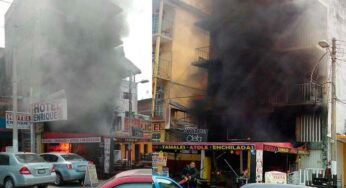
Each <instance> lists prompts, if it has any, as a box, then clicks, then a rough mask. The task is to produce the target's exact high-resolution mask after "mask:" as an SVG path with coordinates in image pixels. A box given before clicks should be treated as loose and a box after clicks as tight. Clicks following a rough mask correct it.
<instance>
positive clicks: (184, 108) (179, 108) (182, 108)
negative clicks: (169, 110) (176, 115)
mask: <svg viewBox="0 0 346 188" xmlns="http://www.w3.org/2000/svg"><path fill="white" fill-rule="evenodd" d="M169 105H171V107H173V108H174V109H177V110H180V111H183V112H188V111H189V109H188V108H187V107H185V106H184V105H181V104H179V103H178V102H176V101H172V100H170V101H169Z"/></svg>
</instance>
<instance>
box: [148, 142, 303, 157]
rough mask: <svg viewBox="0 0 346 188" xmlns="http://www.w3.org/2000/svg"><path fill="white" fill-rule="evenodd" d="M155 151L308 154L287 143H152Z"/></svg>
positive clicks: (301, 148)
mask: <svg viewBox="0 0 346 188" xmlns="http://www.w3.org/2000/svg"><path fill="white" fill-rule="evenodd" d="M153 148H154V149H155V150H158V151H160V150H164V151H177V150H210V151H227V150H264V151H269V152H277V153H290V154H302V155H304V154H309V152H308V150H307V149H306V148H303V147H300V148H294V147H293V145H292V144H291V143H288V142H153Z"/></svg>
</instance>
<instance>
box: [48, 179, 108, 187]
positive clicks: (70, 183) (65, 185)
mask: <svg viewBox="0 0 346 188" xmlns="http://www.w3.org/2000/svg"><path fill="white" fill-rule="evenodd" d="M104 182H105V180H99V184H98V185H101V184H103V183H104ZM76 187H83V186H82V185H80V184H79V183H78V182H67V183H64V184H63V185H61V186H55V185H49V186H48V188H76ZM95 187H97V186H95ZM84 188H92V187H90V186H85V187H84Z"/></svg>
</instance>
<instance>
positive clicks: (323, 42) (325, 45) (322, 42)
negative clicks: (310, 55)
mask: <svg viewBox="0 0 346 188" xmlns="http://www.w3.org/2000/svg"><path fill="white" fill-rule="evenodd" d="M318 45H319V46H321V47H322V48H329V44H328V42H327V41H325V40H321V41H319V42H318Z"/></svg>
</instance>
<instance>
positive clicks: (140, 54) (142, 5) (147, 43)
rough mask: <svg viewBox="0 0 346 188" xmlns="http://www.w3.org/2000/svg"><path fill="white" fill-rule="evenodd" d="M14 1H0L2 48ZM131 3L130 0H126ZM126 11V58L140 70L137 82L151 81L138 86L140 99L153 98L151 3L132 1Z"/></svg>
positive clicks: (0, 40)
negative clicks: (7, 20) (7, 13)
mask: <svg viewBox="0 0 346 188" xmlns="http://www.w3.org/2000/svg"><path fill="white" fill-rule="evenodd" d="M12 1H13V0H0V17H1V19H0V47H5V31H4V25H5V22H4V16H5V13H6V11H7V9H8V8H9V7H10V4H11V2H12ZM124 1H130V0H124ZM131 1H132V3H130V5H129V7H127V8H128V9H127V10H126V15H127V16H126V21H127V23H128V30H129V33H128V35H127V36H126V37H124V38H123V42H124V51H125V56H126V57H127V58H128V59H129V60H130V61H132V62H133V63H134V64H135V65H136V66H137V67H138V68H139V69H140V70H141V72H142V73H141V74H140V75H137V76H136V81H141V80H149V83H144V84H138V99H139V100H140V99H146V98H151V95H152V93H151V90H152V87H151V85H152V84H151V80H152V68H151V67H152V64H151V53H152V52H151V50H152V49H151V40H152V37H151V3H148V2H151V1H143V0H131Z"/></svg>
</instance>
